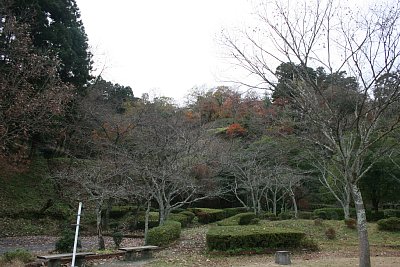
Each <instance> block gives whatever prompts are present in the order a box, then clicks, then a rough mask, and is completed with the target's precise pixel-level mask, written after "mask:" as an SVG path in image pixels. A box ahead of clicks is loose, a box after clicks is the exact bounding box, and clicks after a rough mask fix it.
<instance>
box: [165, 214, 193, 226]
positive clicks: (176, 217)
mask: <svg viewBox="0 0 400 267" xmlns="http://www.w3.org/2000/svg"><path fill="white" fill-rule="evenodd" d="M168 220H171V221H176V222H180V223H181V226H182V227H186V226H188V225H189V224H190V223H191V222H192V220H193V218H192V217H191V216H187V215H185V214H183V213H172V214H170V215H169V217H168Z"/></svg>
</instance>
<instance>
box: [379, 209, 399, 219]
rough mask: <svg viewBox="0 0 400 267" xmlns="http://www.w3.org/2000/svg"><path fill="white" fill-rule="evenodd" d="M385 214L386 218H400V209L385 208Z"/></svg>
mask: <svg viewBox="0 0 400 267" xmlns="http://www.w3.org/2000/svg"><path fill="white" fill-rule="evenodd" d="M383 214H384V215H385V218H390V217H397V218H400V210H395V209H387V210H383Z"/></svg>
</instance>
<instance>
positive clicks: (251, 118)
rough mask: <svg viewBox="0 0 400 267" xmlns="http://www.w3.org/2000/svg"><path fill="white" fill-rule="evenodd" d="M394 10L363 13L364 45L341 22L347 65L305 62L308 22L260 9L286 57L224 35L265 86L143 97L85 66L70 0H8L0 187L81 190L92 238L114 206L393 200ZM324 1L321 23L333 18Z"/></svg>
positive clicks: (46, 198)
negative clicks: (367, 20)
mask: <svg viewBox="0 0 400 267" xmlns="http://www.w3.org/2000/svg"><path fill="white" fill-rule="evenodd" d="M321 8H322V7H321ZM327 8H328V7H327ZM396 12H397V13H396V14H397V15H395V14H394V13H388V14H389V15H388V17H384V16H385V15H386V13H382V14H383V15H382V14H381V15H379V14H378V13H376V14H375V16H376V19H377V20H378V21H383V20H384V18H385V19H386V21H385V22H384V23H386V24H385V27H383V26H382V27H378V26H377V25H372V26H371V25H368V27H375V28H373V29H372V28H369V29H370V31H366V32H368V34H367V35H366V36H364V39H363V40H364V41H363V42H361V43H358V44H359V46H356V45H357V43H356V40H355V39H351V38H350V33H348V32H347V31H345V30H344V29H343V33H345V34H348V35H345V36H344V37H345V39H346V37H348V38H347V39H346V40H347V42H348V44H349V45H348V46H346V47H345V49H349V50H348V51H347V54H348V56H347V57H346V59H345V60H344V62H345V63H346V64H353V65H352V66H351V67H350V68H348V69H346V70H345V69H344V68H339V69H338V70H337V71H336V70H335V69H334V68H332V66H331V65H330V64H329V63H326V64H316V63H315V61H314V64H309V62H308V61H307V60H308V57H309V58H310V59H309V61H310V62H311V61H312V60H311V59H312V56H311V54H312V53H309V50H310V49H313V47H312V45H313V43H312V38H313V36H309V34H312V33H310V32H306V31H304V32H300V31H297V30H298V28H296V27H300V26H299V25H298V24H296V23H295V22H291V20H290V18H288V19H287V20H285V18H286V17H285V15H287V13H285V12H283V13H282V14H280V15H281V16H282V20H283V22H282V26H281V27H286V28H285V29H281V28H278V27H275V26H274V24H273V23H272V21H270V20H269V19H267V18H266V19H265V23H266V25H267V26H269V27H270V28H271V29H272V31H273V33H272V34H275V38H276V39H274V40H275V41H276V45H277V47H278V48H280V49H281V50H280V51H279V52H280V53H281V54H282V55H284V56H285V55H286V56H287V57H283V58H280V59H279V60H278V61H279V64H278V65H276V66H277V67H273V68H272V67H271V65H269V64H267V63H266V62H268V59H267V58H268V57H274V55H273V53H272V52H270V51H269V50H268V49H264V48H261V44H260V43H257V41H256V40H257V39H256V38H255V39H253V37H251V36H250V35H246V37H247V38H248V39H247V41H249V42H250V43H252V44H253V45H254V46H256V47H258V45H260V46H259V48H260V49H258V50H257V49H255V50H254V51H256V52H254V53H255V54H251V55H250V54H247V53H248V50H246V49H245V48H244V46H243V47H241V44H240V43H235V39H234V38H231V37H230V36H229V35H226V36H224V38H225V39H224V40H225V45H226V49H227V50H229V51H231V52H232V55H233V57H234V58H235V59H236V60H237V61H238V64H241V66H242V67H243V68H245V69H246V70H248V71H250V72H251V73H253V74H255V75H258V77H259V78H260V80H261V81H262V83H263V88H264V89H265V90H263V91H261V92H262V93H261V94H260V90H255V88H254V87H253V88H251V87H250V88H248V89H246V90H243V87H241V89H240V90H239V88H237V87H234V86H217V87H215V88H192V89H191V90H188V94H187V99H186V100H187V101H186V102H185V105H181V106H177V105H176V104H175V101H174V99H171V98H168V97H155V98H153V99H150V98H149V97H148V96H147V95H143V96H141V97H137V96H136V95H135V88H131V87H129V86H124V85H120V84H116V83H113V82H110V81H107V80H105V79H103V78H102V77H101V76H98V77H94V76H93V74H92V72H91V70H92V64H93V62H92V56H91V53H90V50H89V48H88V39H87V36H86V34H85V30H84V27H83V24H82V21H81V20H80V14H79V9H78V7H77V5H76V3H75V1H74V0H69V1H66V0H52V1H48V0H35V1H26V0H7V1H2V3H1V6H0V169H1V170H0V176H1V181H2V184H4V186H3V185H2V187H3V189H1V190H3V192H2V191H1V190H0V192H2V193H3V194H2V195H3V196H2V197H0V200H1V201H2V202H3V203H6V202H7V201H9V200H8V199H6V198H7V197H11V195H12V194H10V193H9V192H8V193H7V192H6V188H9V187H10V185H7V183H13V182H15V179H11V178H10V177H25V178H21V179H24V181H25V180H27V181H28V183H29V184H35V183H36V181H37V182H38V183H39V182H40V185H38V184H36V185H35V190H41V189H40V186H43V188H46V189H45V190H50V191H52V192H54V195H53V196H50V195H46V194H42V196H43V198H42V199H39V200H38V203H40V205H39V206H38V207H34V211H35V212H37V213H39V214H45V213H46V210H51V209H53V210H55V209H56V208H55V207H57V209H59V213H62V212H64V211H65V209H67V210H69V209H71V208H72V209H75V206H76V203H77V202H78V201H83V202H84V203H85V205H87V207H90V208H91V212H93V214H95V216H96V224H97V233H98V235H99V237H100V238H101V236H102V227H103V226H104V220H105V217H107V216H108V214H109V212H110V210H111V208H112V206H116V205H136V206H137V207H139V208H140V209H143V210H146V209H147V210H150V209H155V210H157V212H158V213H159V224H160V225H162V224H163V223H164V222H165V221H166V220H167V219H168V218H169V216H170V215H171V213H173V212H174V211H176V210H181V209H183V208H188V207H208V208H231V207H244V208H246V209H247V210H249V211H251V212H254V214H256V215H260V214H263V213H265V212H268V213H272V214H274V215H279V214H289V215H288V216H291V217H294V218H297V217H298V216H299V214H300V213H301V212H302V211H313V210H314V209H317V208H330V207H336V208H341V209H343V213H344V216H345V218H350V217H354V215H353V210H355V211H356V214H357V215H356V217H357V219H358V224H359V225H362V224H363V223H365V222H366V221H365V218H366V217H365V214H367V217H368V216H373V214H375V215H376V214H379V212H381V210H383V209H384V208H399V203H400V194H399V192H400V153H399V151H400V150H399V147H398V143H399V141H398V140H399V134H400V132H399V126H400V117H399V114H400V69H399V56H400V52H399V49H398V44H399V40H400V35H399V34H400V33H399V30H398V25H399V24H398V23H399V21H398V20H399V14H398V12H399V8H397V10H396ZM314 15H315V14H314ZM317 15H319V16H320V17H315V18H314V19H315V21H314V22H315V24H318V23H321V25H322V24H323V23H325V22H324V20H326V19H327V18H328V17H327V16H328V15H326V14H325V15H326V16H325V17H323V16H322V15H321V14H317ZM317 15H315V16H317ZM288 16H289V15H288ZM374 18H375V17H374ZM342 26H343V25H342ZM363 26H365V25H359V27H360V30H362V29H361V28H362V27H363ZM343 27H345V26H343ZM365 27H367V26H365ZM286 29H287V30H288V31H286ZM291 29H295V30H294V31H293V32H291V33H292V35H289V34H288V32H290V30H291ZM313 29H314V32H313V33H314V34H319V33H318V30H320V29H317V28H313ZM303 30H304V29H303ZM296 35H299V36H296ZM315 36H316V35H315ZM315 36H314V37H315ZM353 37H354V36H353ZM279 38H280V39H279ZM306 38H309V39H307V40H306ZM310 40H311V41H310ZM279 42H283V43H285V44H286V46H279ZM376 42H379V45H378V44H377V43H376ZM303 49H304V50H303ZM374 49H375V50H374ZM365 51H369V53H366V52H365ZM382 51H383V52H382ZM257 53H259V54H257ZM374 53H375V54H374ZM382 53H383V54H382ZM385 53H386V54H385ZM268 73H269V74H271V75H270V76H268ZM132 75H140V74H138V73H136V74H135V73H133V74H132ZM38 164H42V165H43V167H39V168H38V166H37V165H38ZM42 165H40V166H42ZM37 169H39V170H37ZM39 176H40V178H38V177H39ZM43 181H45V182H43ZM17 184H20V182H17ZM38 188H39V189H38ZM24 201H27V202H29V199H28V200H26V199H25V200H24ZM11 202H12V201H11ZM12 203H13V202H12ZM19 205H20V206H21V209H15V210H14V211H11V209H10V208H9V207H7V205H5V204H4V205H3V204H2V205H1V206H0V207H1V208H2V211H0V212H1V213H3V214H2V216H3V217H7V216H8V217H12V216H14V215H15V214H16V213H18V214H22V213H24V212H32V210H29V207H30V204H28V203H25V204H19ZM17 206H18V205H17ZM56 213H57V212H56ZM57 214H58V213H57ZM371 214H372V215H371ZM20 216H22V215H20ZM17 217H18V216H17ZM362 231H363V230H362V229H361V230H359V235H360V238H361V239H362V237H363V232H362ZM99 244H100V247H101V246H103V248H104V244H101V241H100V243H99Z"/></svg>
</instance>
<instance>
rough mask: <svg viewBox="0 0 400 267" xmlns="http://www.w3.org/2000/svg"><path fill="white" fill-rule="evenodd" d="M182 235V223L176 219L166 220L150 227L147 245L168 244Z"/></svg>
mask: <svg viewBox="0 0 400 267" xmlns="http://www.w3.org/2000/svg"><path fill="white" fill-rule="evenodd" d="M180 235H181V224H180V223H179V222H176V221H165V223H164V225H161V226H157V227H154V228H152V229H149V232H148V234H147V240H146V244H147V245H154V246H166V245H168V244H170V243H172V242H173V241H174V240H176V239H178V238H179V237H180Z"/></svg>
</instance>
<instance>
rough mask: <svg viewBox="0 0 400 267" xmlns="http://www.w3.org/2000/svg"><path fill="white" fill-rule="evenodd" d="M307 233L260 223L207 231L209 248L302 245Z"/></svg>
mask: <svg viewBox="0 0 400 267" xmlns="http://www.w3.org/2000/svg"><path fill="white" fill-rule="evenodd" d="M304 237H305V233H303V232H300V231H294V230H288V229H280V228H276V227H274V228H267V227H264V226H258V225H243V226H217V227H212V228H210V230H209V231H208V233H207V236H206V240H207V247H208V249H209V250H219V251H227V250H236V249H256V248H270V249H284V248H293V247H298V246H300V245H301V242H302V240H303V238H304Z"/></svg>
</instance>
